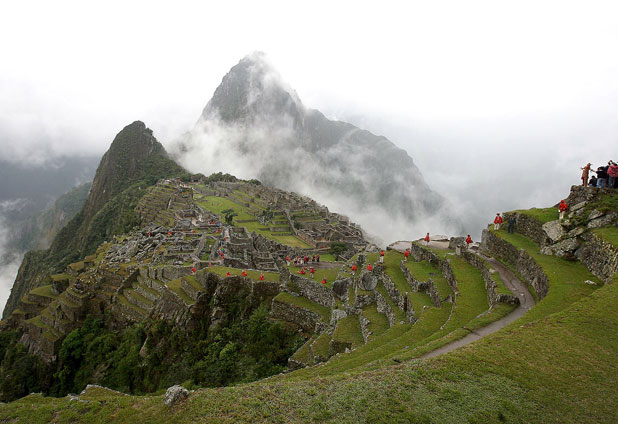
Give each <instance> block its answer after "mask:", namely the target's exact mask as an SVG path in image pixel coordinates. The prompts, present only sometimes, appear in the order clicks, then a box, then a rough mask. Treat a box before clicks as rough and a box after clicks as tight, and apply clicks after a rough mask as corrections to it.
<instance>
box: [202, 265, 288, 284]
mask: <svg viewBox="0 0 618 424" xmlns="http://www.w3.org/2000/svg"><path fill="white" fill-rule="evenodd" d="M204 271H206V272H212V273H215V274H217V275H220V276H221V277H226V276H227V273H228V272H229V273H230V275H233V276H239V275H241V274H242V272H243V270H242V269H238V268H231V267H225V266H211V267H208V268H206V269H205V270H204ZM246 271H247V278H250V279H251V280H255V281H259V279H260V273H261V272H260V271H255V270H251V269H249V270H246ZM200 272H201V271H200ZM263 274H264V280H265V281H279V273H277V272H267V271H264V272H263Z"/></svg>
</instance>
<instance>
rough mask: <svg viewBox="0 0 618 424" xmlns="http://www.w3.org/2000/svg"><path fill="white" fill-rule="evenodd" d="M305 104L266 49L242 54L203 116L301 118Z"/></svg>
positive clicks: (249, 119)
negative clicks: (279, 70)
mask: <svg viewBox="0 0 618 424" xmlns="http://www.w3.org/2000/svg"><path fill="white" fill-rule="evenodd" d="M303 113H304V107H303V105H302V102H301V101H300V98H299V97H298V95H297V94H296V92H295V91H294V90H293V89H292V88H291V87H290V86H289V85H288V84H287V83H286V82H285V81H284V80H283V78H282V77H281V74H279V72H278V71H277V70H276V69H275V67H274V66H273V65H272V64H271V62H270V60H269V59H268V56H267V55H266V54H265V53H263V52H259V51H258V52H253V53H251V54H249V55H247V56H245V57H244V58H242V59H241V60H240V61H239V62H238V64H236V65H235V66H233V67H232V69H230V71H229V72H228V73H227V74H226V75H225V76H224V77H223V80H222V81H221V84H220V85H219V87H217V89H216V90H215V93H214V94H213V96H212V99H211V100H210V101H209V102H208V104H207V105H206V107H205V108H204V110H203V112H202V119H209V118H210V117H212V116H213V115H218V117H219V118H221V119H222V120H223V121H226V122H231V121H241V122H247V121H253V120H255V118H256V117H260V116H261V117H265V116H266V117H269V118H272V117H275V116H281V115H290V116H292V117H294V118H295V119H300V118H301V115H302V114H303Z"/></svg>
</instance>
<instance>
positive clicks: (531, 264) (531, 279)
mask: <svg viewBox="0 0 618 424" xmlns="http://www.w3.org/2000/svg"><path fill="white" fill-rule="evenodd" d="M481 249H482V250H483V251H486V252H488V253H489V254H490V255H491V256H493V257H495V258H497V259H500V260H502V261H504V262H506V263H508V264H511V265H513V266H514V267H515V270H516V271H517V272H518V273H519V275H521V276H522V278H523V279H524V280H525V281H526V282H527V283H528V284H530V285H531V286H532V287H533V288H534V290H535V291H536V294H537V296H538V298H539V300H541V299H543V298H544V297H545V296H546V295H547V292H548V291H549V280H548V278H547V275H546V274H545V272H543V268H541V267H540V266H539V265H538V264H537V263H536V262H535V261H534V259H532V257H531V256H530V255H528V253H527V252H526V251H525V250H523V249H522V250H519V249H517V248H516V247H515V246H513V245H512V244H510V243H509V242H507V241H505V240H503V239H502V238H500V237H499V236H497V235H495V234H494V233H492V232H491V231H488V230H483V236H482V241H481Z"/></svg>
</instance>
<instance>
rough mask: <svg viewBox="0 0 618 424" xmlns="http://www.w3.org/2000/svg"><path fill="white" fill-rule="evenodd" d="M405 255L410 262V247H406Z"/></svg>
mask: <svg viewBox="0 0 618 424" xmlns="http://www.w3.org/2000/svg"><path fill="white" fill-rule="evenodd" d="M403 256H404V258H406V262H408V256H410V249H406V251H405V252H403Z"/></svg>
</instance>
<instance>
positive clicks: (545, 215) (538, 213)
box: [511, 207, 558, 224]
mask: <svg viewBox="0 0 618 424" xmlns="http://www.w3.org/2000/svg"><path fill="white" fill-rule="evenodd" d="M511 213H520V214H522V215H527V216H529V217H531V218H534V219H536V220H537V221H539V222H540V223H541V224H545V223H546V222H550V221H555V220H557V219H558V208H557V207H549V208H532V209H518V210H515V211H512V212H511Z"/></svg>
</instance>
